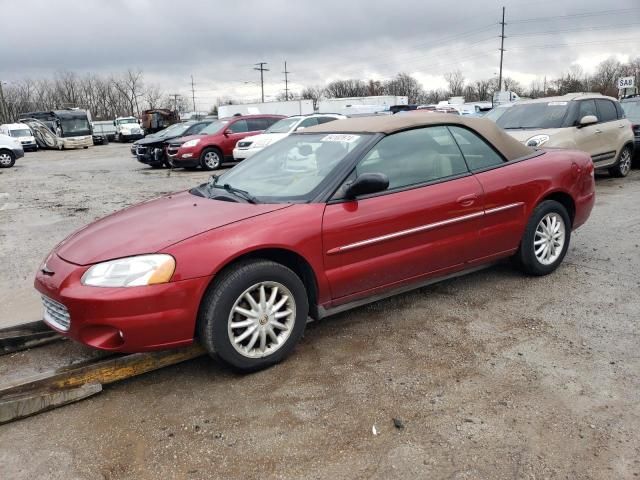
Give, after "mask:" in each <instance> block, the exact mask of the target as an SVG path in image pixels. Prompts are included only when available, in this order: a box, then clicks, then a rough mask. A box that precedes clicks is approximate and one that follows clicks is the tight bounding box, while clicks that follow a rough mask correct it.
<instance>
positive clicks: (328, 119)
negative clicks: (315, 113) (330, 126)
mask: <svg viewBox="0 0 640 480" xmlns="http://www.w3.org/2000/svg"><path fill="white" fill-rule="evenodd" d="M317 118H318V125H322V124H323V123H329V122H333V121H334V120H337V118H335V117H317Z"/></svg>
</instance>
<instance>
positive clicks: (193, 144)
mask: <svg viewBox="0 0 640 480" xmlns="http://www.w3.org/2000/svg"><path fill="white" fill-rule="evenodd" d="M199 143H200V139H199V138H196V139H195V140H189V141H188V142H184V143H183V144H182V146H183V147H195V146H196V145H197V144H199Z"/></svg>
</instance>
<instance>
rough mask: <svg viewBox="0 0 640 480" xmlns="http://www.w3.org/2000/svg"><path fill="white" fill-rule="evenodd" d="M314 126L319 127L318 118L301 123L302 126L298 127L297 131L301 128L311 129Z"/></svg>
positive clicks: (307, 119) (306, 119)
mask: <svg viewBox="0 0 640 480" xmlns="http://www.w3.org/2000/svg"><path fill="white" fill-rule="evenodd" d="M314 125H318V119H317V118H316V117H311V118H305V119H304V120H303V121H302V122H300V125H298V126H297V128H296V130H298V128H300V127H302V128H309V127H313V126H314Z"/></svg>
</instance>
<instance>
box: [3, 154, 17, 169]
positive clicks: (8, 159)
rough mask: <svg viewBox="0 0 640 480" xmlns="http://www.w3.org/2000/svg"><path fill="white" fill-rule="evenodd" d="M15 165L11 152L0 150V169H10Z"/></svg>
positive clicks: (14, 157)
mask: <svg viewBox="0 0 640 480" xmlns="http://www.w3.org/2000/svg"><path fill="white" fill-rule="evenodd" d="M15 163H16V156H15V155H14V154H13V152H12V151H11V150H0V168H11V167H13V165H14V164H15Z"/></svg>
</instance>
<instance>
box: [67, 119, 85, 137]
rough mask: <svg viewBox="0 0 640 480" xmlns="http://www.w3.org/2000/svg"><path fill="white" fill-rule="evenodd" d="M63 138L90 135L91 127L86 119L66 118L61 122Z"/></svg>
mask: <svg viewBox="0 0 640 480" xmlns="http://www.w3.org/2000/svg"><path fill="white" fill-rule="evenodd" d="M60 127H61V128H62V136H63V137H72V136H74V135H89V134H90V133H91V127H90V126H89V121H88V120H87V119H86V118H64V119H61V120H60Z"/></svg>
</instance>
